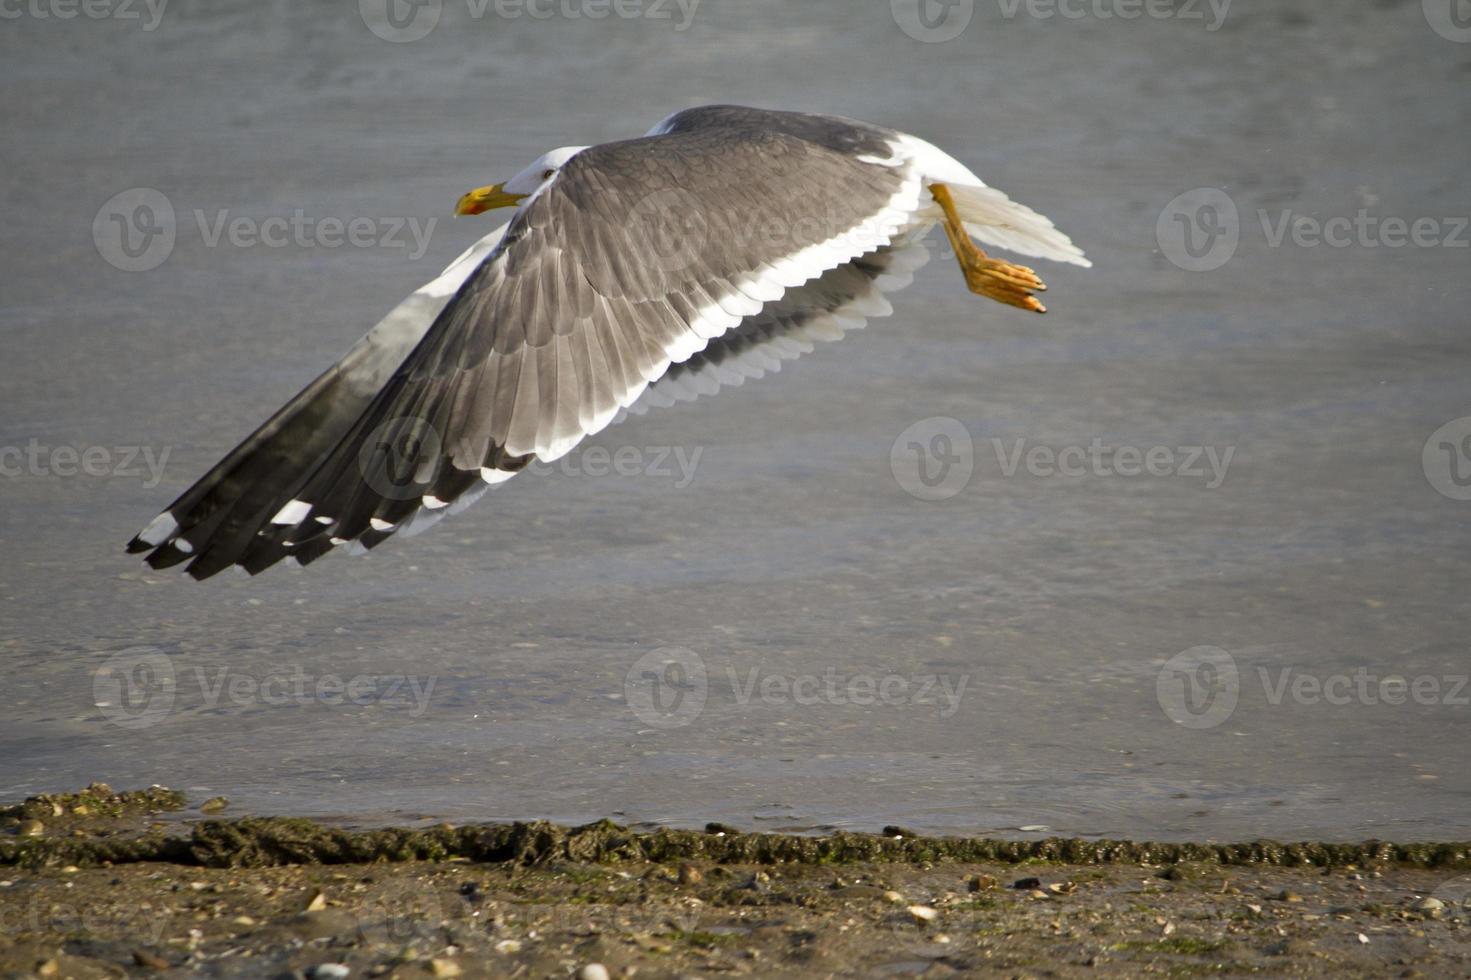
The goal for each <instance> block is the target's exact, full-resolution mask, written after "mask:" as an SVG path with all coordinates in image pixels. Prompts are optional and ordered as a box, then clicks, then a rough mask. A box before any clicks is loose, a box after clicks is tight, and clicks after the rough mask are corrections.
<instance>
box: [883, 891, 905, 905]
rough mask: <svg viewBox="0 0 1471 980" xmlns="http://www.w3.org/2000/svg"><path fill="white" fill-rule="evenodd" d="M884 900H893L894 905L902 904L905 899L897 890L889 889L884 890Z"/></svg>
mask: <svg viewBox="0 0 1471 980" xmlns="http://www.w3.org/2000/svg"><path fill="white" fill-rule="evenodd" d="M884 901H886V902H893V903H894V904H895V905H902V904H903V903H904V901H905V898H904V896H903V895H900V894H899V893H898V892H896V891H892V890H890V891H886V892H884Z"/></svg>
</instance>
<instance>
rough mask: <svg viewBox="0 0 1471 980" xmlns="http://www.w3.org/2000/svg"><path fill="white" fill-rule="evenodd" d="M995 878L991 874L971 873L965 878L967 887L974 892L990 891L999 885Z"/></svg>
mask: <svg viewBox="0 0 1471 980" xmlns="http://www.w3.org/2000/svg"><path fill="white" fill-rule="evenodd" d="M999 884H1000V882H998V881H997V880H996V879H995V878H993V877H991V876H990V875H971V876H970V877H969V878H967V879H966V880H965V887H966V888H967V889H968V890H969V891H973V892H988V891H991V890H992V889H994V888H996V887H997V885H999Z"/></svg>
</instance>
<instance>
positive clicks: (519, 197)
mask: <svg viewBox="0 0 1471 980" xmlns="http://www.w3.org/2000/svg"><path fill="white" fill-rule="evenodd" d="M505 186H506V185H505V184H492V185H491V186H489V187H477V188H475V189H474V190H473V191H471V192H470V193H468V194H466V195H464V196H463V197H461V198H460V200H459V203H457V204H456V205H455V214H480V213H481V212H482V211H494V210H495V209H496V208H510V207H515V206H516V205H517V204H520V203H521V202H522V201H523V200H525V198H526V195H525V194H508V193H506V191H505Z"/></svg>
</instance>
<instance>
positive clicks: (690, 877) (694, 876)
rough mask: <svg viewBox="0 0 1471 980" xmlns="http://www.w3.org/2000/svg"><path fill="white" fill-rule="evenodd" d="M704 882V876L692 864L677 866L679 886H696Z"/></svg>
mask: <svg viewBox="0 0 1471 980" xmlns="http://www.w3.org/2000/svg"><path fill="white" fill-rule="evenodd" d="M704 880H705V876H704V875H703V874H701V873H700V869H699V868H697V867H695V866H694V865H693V864H681V865H680V866H679V883H680V884H681V885H698V884H699V883H700V882H702V881H704Z"/></svg>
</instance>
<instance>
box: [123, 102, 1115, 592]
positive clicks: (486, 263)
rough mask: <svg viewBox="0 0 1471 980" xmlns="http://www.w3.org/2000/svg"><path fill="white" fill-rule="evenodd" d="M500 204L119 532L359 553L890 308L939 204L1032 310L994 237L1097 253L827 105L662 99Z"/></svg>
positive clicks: (280, 551)
mask: <svg viewBox="0 0 1471 980" xmlns="http://www.w3.org/2000/svg"><path fill="white" fill-rule="evenodd" d="M500 208H514V209H515V211H514V213H513V216H512V218H511V220H510V222H509V223H508V224H506V225H504V226H502V227H501V228H498V229H497V230H495V231H493V232H492V233H491V234H489V235H487V236H485V237H484V238H482V239H480V240H479V241H477V242H476V243H475V244H474V245H472V246H471V247H470V248H469V249H468V250H466V251H465V253H464V254H463V255H461V256H460V257H459V258H458V259H456V260H455V261H454V262H453V263H452V264H451V265H450V266H449V267H448V268H447V269H445V270H444V272H443V273H441V274H440V276H439V277H438V278H436V279H435V280H433V281H432V282H430V283H428V284H427V285H425V286H423V287H422V288H420V289H419V290H417V291H416V292H415V293H414V294H413V295H411V296H409V297H408V298H407V299H406V300H404V301H403V302H402V303H400V304H399V305H398V306H397V307H395V308H394V309H393V310H392V311H391V312H389V314H388V315H387V316H386V317H384V318H383V320H382V321H380V322H379V323H378V324H377V325H376V326H375V327H374V328H373V329H372V330H370V331H369V332H368V333H367V335H366V336H364V337H363V338H362V339H361V340H360V341H359V342H358V343H357V344H356V345H355V346H354V347H352V348H351V349H350V350H349V351H348V352H347V354H346V355H345V356H344V357H343V358H342V359H341V360H340V361H338V362H337V363H336V364H334V365H332V366H331V367H329V368H328V369H327V370H326V371H325V372H323V373H322V374H321V375H320V376H319V377H317V378H316V380H314V381H312V382H311V383H310V384H309V385H307V386H306V388H304V389H303V390H302V391H301V392H300V393H299V394H297V395H296V397H294V398H292V399H291V400H290V401H289V402H287V403H286V405H285V406H283V407H282V408H281V409H280V410H279V411H277V412H276V413H275V414H274V415H272V416H271V417H270V418H269V419H268V420H267V421H266V422H265V423H264V424H263V425H261V426H260V428H258V429H256V430H255V432H254V433H252V434H251V435H250V436H249V437H248V438H246V439H245V441H243V442H242V443H240V445H238V446H236V447H235V448H234V449H233V450H231V451H230V453H229V454H227V455H226V456H225V457H224V459H222V460H221V461H220V462H219V463H217V464H216V465H215V466H214V468H213V469H211V470H210V471H209V472H208V473H206V474H205V475H204V477H202V478H201V479H200V480H199V481H198V482H197V483H195V484H194V485H193V486H192V487H190V488H189V489H188V490H187V491H185V492H184V494H183V495H182V496H180V497H179V498H178V499H177V500H175V501H174V502H173V503H172V504H170V505H169V507H168V509H167V510H165V511H164V512H163V513H161V514H159V515H158V517H156V518H154V520H153V521H152V522H151V523H149V524H148V526H147V527H145V528H144V529H143V530H142V531H141V532H139V534H138V535H137V536H136V537H135V538H133V540H132V541H130V542H129V544H128V551H129V552H130V553H135V554H137V553H146V561H147V563H148V564H149V565H150V566H152V567H153V568H168V567H172V566H175V565H179V564H184V563H187V565H186V568H185V570H186V571H187V572H188V573H189V574H190V575H191V576H193V577H194V578H195V579H204V578H208V577H209V576H211V575H214V574H216V573H218V572H220V571H222V570H224V569H226V568H230V567H232V566H238V567H240V568H243V569H244V570H245V571H246V572H249V573H250V574H252V575H254V574H256V573H258V572H260V571H262V570H264V569H266V568H268V567H270V566H272V565H275V564H276V563H278V562H280V561H282V560H290V561H293V562H296V563H299V564H303V565H305V564H309V563H311V562H312V561H314V560H316V559H317V558H320V557H321V556H322V555H324V554H326V553H327V552H329V551H331V550H333V549H334V548H338V547H339V546H340V547H342V549H343V550H345V551H351V552H358V553H361V552H363V551H366V550H368V549H371V548H374V547H376V546H377V545H379V544H381V543H383V542H384V541H386V540H388V539H389V538H391V537H394V536H397V535H409V534H413V533H416V532H418V531H422V530H423V529H424V528H426V527H428V526H429V525H431V524H433V523H435V522H437V521H438V520H440V519H441V518H443V517H444V516H445V515H446V514H451V513H455V512H458V511H459V510H462V509H463V508H465V507H467V506H468V505H469V504H471V503H472V502H474V501H475V500H476V499H477V498H479V497H480V496H481V495H483V494H484V493H485V491H486V490H487V489H489V488H490V487H492V486H495V485H497V484H500V483H503V482H504V481H506V480H509V479H510V478H511V477H513V476H515V475H516V474H517V473H519V472H521V471H522V470H524V469H526V467H527V466H529V465H530V464H531V463H532V462H534V461H538V460H540V461H545V462H549V461H552V460H555V459H557V458H559V457H561V456H563V455H565V454H566V453H567V452H568V451H569V450H571V449H572V448H573V447H574V446H576V445H577V444H578V443H579V442H581V441H582V440H583V439H585V438H587V437H588V436H590V435H592V434H594V433H596V432H599V431H600V430H602V429H604V428H605V427H607V426H608V425H610V424H612V423H614V422H616V421H619V420H621V419H622V418H624V417H626V416H627V415H629V414H635V415H638V414H642V413H644V412H646V411H647V410H648V409H650V408H654V407H662V406H669V405H673V404H674V403H676V402H684V401H689V400H691V399H693V398H696V397H698V396H701V395H708V394H712V393H714V392H715V391H717V390H718V389H720V388H722V387H726V386H733V385H739V384H742V383H743V382H744V381H745V380H746V379H748V378H759V377H761V376H763V375H764V374H766V373H768V372H774V371H777V370H779V369H780V367H781V365H782V362H784V361H787V360H791V359H793V358H795V357H797V356H799V355H801V354H803V353H806V352H809V351H811V350H812V349H813V345H814V342H817V341H830V340H836V339H838V338H840V337H842V336H843V335H844V333H846V332H848V331H850V330H853V329H857V328H859V327H862V326H863V325H864V324H865V322H866V321H867V319H868V318H870V317H881V316H887V315H889V314H890V313H892V312H893V308H892V307H891V306H890V305H889V302H888V300H887V299H886V298H885V295H884V294H885V293H887V292H892V291H894V290H897V289H901V288H903V287H904V286H907V285H908V284H909V283H910V281H911V280H912V279H913V275H914V272H915V270H916V269H917V268H919V267H920V266H921V265H922V264H923V263H924V262H925V261H926V260H927V259H928V258H929V252H928V250H927V247H926V246H925V244H924V238H925V236H926V235H927V234H928V233H929V232H930V231H931V230H932V229H933V228H934V226H935V225H937V224H938V225H941V226H942V227H943V228H944V230H945V234H946V236H947V238H948V239H949V243H950V246H951V249H952V251H953V253H954V255H955V257H956V260H957V262H958V263H959V266H960V270H961V273H962V275H963V276H964V279H965V283H966V285H967V286H968V287H969V289H970V290H971V291H972V292H973V293H976V294H978V295H980V296H984V297H987V298H989V299H992V300H995V301H997V302H999V303H1003V304H1005V305H1007V306H1012V307H1016V308H1019V309H1022V310H1027V311H1031V312H1034V313H1045V312H1046V308H1045V307H1044V306H1043V305H1042V303H1041V302H1040V301H1039V300H1038V299H1037V296H1036V294H1037V293H1039V292H1041V291H1043V290H1045V289H1046V286H1045V285H1044V284H1043V283H1042V280H1041V279H1040V278H1038V276H1037V274H1036V273H1035V272H1034V271H1033V270H1031V269H1030V268H1028V267H1026V266H1022V265H1016V264H1013V263H1011V262H1008V261H1005V260H1003V259H1000V258H995V257H992V256H990V255H988V254H987V253H986V252H985V251H984V250H983V249H982V248H981V247H980V245H978V244H977V241H979V242H982V243H984V244H986V245H989V246H994V247H996V248H1000V249H1004V250H1007V251H1010V252H1015V253H1017V254H1019V255H1024V256H1031V257H1036V258H1044V259H1050V260H1053V261H1058V262H1066V263H1071V264H1074V265H1079V266H1084V267H1086V266H1089V265H1090V264H1091V263H1089V261H1088V260H1087V258H1085V257H1084V255H1083V252H1082V251H1081V250H1080V249H1079V248H1078V247H1077V246H1075V245H1074V244H1073V243H1072V241H1071V240H1069V239H1068V237H1067V236H1066V235H1064V234H1063V233H1062V232H1060V231H1058V230H1057V228H1056V227H1054V225H1053V223H1052V222H1051V221H1050V220H1048V219H1047V218H1046V217H1044V216H1042V215H1041V214H1038V213H1037V212H1035V211H1033V210H1032V209H1030V208H1028V207H1026V206H1024V205H1022V204H1018V203H1016V202H1014V201H1012V200H1010V199H1009V198H1008V197H1007V196H1006V195H1005V194H1003V193H1001V192H1000V191H998V190H996V189H995V188H992V187H988V186H987V185H986V184H985V183H984V182H983V181H982V180H981V179H980V178H979V177H977V176H976V175H975V174H974V173H972V172H971V171H970V170H969V169H967V168H966V167H965V166H964V165H963V164H961V163H960V162H958V161H957V160H955V159H954V158H953V157H951V156H950V155H949V154H947V153H945V152H944V151H942V150H940V149H939V148H938V147H936V146H934V145H932V144H931V143H928V142H925V141H924V140H922V139H920V138H918V137H915V136H911V135H909V134H906V133H902V132H899V131H897V130H893V129H887V128H884V127H881V126H874V125H869V124H867V123H862V122H858V121H856V120H851V119H844V118H841V117H837V116H828V115H818V114H812V113H800V112H784V111H775V110H766V109H754V108H746V107H742V106H725V105H717V106H704V107H700V108H695V109H687V110H684V111H681V112H677V113H675V114H674V115H672V116H670V117H668V118H667V119H665V120H664V121H663V122H661V123H659V124H658V125H657V126H655V127H654V128H653V129H652V130H650V131H649V133H648V134H647V135H645V136H643V137H642V138H638V139H631V140H624V141H620V142H614V143H605V144H601V145H598V146H590V147H586V146H572V147H563V148H561V149H556V150H552V151H551V152H549V153H546V154H544V155H542V156H541V157H539V158H537V160H536V161H535V162H534V163H532V164H531V165H530V166H529V167H527V168H526V169H525V170H523V171H521V172H520V173H518V174H517V175H516V176H515V177H512V178H511V179H510V180H508V181H506V182H504V183H500V184H495V185H491V186H487V187H481V188H478V189H476V190H472V191H470V192H469V193H467V194H465V195H464V196H463V197H461V198H460V199H459V202H458V203H457V205H456V208H455V211H456V214H459V215H474V214H481V213H483V212H486V211H492V210H496V209H500Z"/></svg>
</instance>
